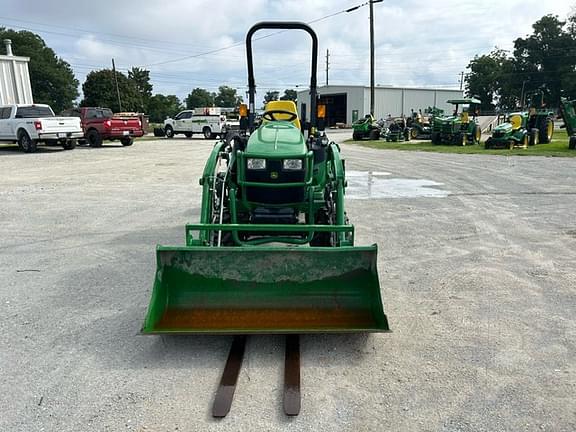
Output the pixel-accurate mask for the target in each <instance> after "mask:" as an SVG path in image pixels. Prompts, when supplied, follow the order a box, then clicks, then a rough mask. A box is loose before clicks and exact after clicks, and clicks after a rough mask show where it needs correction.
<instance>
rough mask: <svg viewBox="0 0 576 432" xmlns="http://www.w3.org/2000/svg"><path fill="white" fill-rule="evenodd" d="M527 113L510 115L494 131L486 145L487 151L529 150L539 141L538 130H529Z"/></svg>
mask: <svg viewBox="0 0 576 432" xmlns="http://www.w3.org/2000/svg"><path fill="white" fill-rule="evenodd" d="M528 123H529V115H528V113H527V112H518V113H512V114H508V116H507V117H506V121H505V122H504V123H502V124H499V125H498V126H496V127H495V128H494V130H493V131H492V136H491V137H490V138H488V139H487V140H486V142H485V143H484V148H485V149H510V150H512V149H513V148H514V147H521V148H527V147H528V146H529V145H534V144H536V143H537V141H538V129H532V130H529V129H528Z"/></svg>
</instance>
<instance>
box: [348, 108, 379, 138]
mask: <svg viewBox="0 0 576 432" xmlns="http://www.w3.org/2000/svg"><path fill="white" fill-rule="evenodd" d="M381 132H382V128H381V127H380V125H379V124H378V122H376V119H375V118H374V116H373V115H371V114H366V115H365V116H364V117H363V118H361V119H358V120H357V121H355V122H354V123H353V124H352V139H353V140H354V141H360V140H363V139H369V140H372V141H375V140H378V139H380V134H381Z"/></svg>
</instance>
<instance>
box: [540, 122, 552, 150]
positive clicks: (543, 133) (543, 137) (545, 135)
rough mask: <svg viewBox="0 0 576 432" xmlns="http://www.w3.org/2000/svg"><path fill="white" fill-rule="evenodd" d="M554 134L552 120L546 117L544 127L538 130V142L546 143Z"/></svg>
mask: <svg viewBox="0 0 576 432" xmlns="http://www.w3.org/2000/svg"><path fill="white" fill-rule="evenodd" d="M553 135H554V122H553V121H552V119H551V118H547V119H546V122H545V123H544V127H543V128H542V129H541V130H540V144H548V143H550V141H552V136H553Z"/></svg>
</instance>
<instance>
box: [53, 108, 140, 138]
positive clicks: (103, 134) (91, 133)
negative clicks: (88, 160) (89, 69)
mask: <svg viewBox="0 0 576 432" xmlns="http://www.w3.org/2000/svg"><path fill="white" fill-rule="evenodd" d="M62 115H66V116H71V117H78V118H79V119H80V120H81V123H82V129H83V130H84V136H85V139H86V143H88V145H90V147H101V146H102V142H103V141H104V140H109V141H114V140H120V142H121V143H122V145H123V146H131V145H132V144H134V137H141V136H142V135H144V131H143V130H142V122H141V121H140V119H139V118H138V116H137V115H136V114H135V115H126V114H122V115H118V114H114V113H112V110H111V109H109V108H100V107H81V108H72V109H69V110H66V111H63V112H62Z"/></svg>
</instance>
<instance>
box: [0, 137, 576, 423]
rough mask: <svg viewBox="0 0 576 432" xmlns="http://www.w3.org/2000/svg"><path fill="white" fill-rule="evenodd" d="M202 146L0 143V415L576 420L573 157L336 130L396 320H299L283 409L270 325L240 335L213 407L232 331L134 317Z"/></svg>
mask: <svg viewBox="0 0 576 432" xmlns="http://www.w3.org/2000/svg"><path fill="white" fill-rule="evenodd" d="M334 137H336V139H337V140H343V139H345V138H348V137H349V132H345V133H342V132H338V133H334ZM211 145H212V144H211V142H209V141H204V140H199V139H193V140H187V139H174V140H170V141H169V140H158V141H147V142H142V143H136V144H135V145H134V146H133V147H132V148H122V147H117V146H112V145H110V146H107V147H103V148H101V149H88V148H78V149H76V150H74V151H68V152H65V151H60V150H58V149H55V150H49V149H42V150H41V151H39V152H38V153H36V154H32V155H26V154H21V153H19V152H17V151H16V150H10V149H6V148H0V200H1V205H0V218H1V220H2V224H1V225H0V262H1V263H2V265H1V267H0V277H1V278H2V280H4V283H3V285H1V286H0V333H1V334H2V337H1V338H0V388H1V389H2V390H1V391H0V405H1V406H2V410H1V411H2V414H1V415H0V430H1V431H7V432H17V431H23V432H24V431H25V432H34V431H57V432H64V431H74V432H77V431H91V430H93V431H123V430H126V431H175V430H178V431H211V430H214V431H216V430H217V431H240V430H241V431H253V430H293V431H384V430H390V431H410V432H412V431H490V432H492V431H574V430H576V399H575V397H574V395H575V394H576V324H575V321H574V316H575V312H576V293H575V291H576V288H575V287H576V271H575V270H576V216H575V215H576V189H575V185H576V159H560V158H533V157H509V158H507V157H499V156H486V155H452V154H432V153H418V152H395V151H378V150H372V149H367V148H361V147H356V146H352V145H346V144H344V145H343V146H342V151H343V153H344V155H345V157H346V158H347V169H348V170H349V172H350V174H351V176H350V186H351V187H350V193H349V198H350V199H349V200H348V201H347V205H348V213H349V216H350V219H351V220H352V222H353V223H354V224H355V225H356V233H357V244H359V245H362V244H370V243H373V242H376V243H378V244H379V257H378V265H379V275H380V283H381V289H382V296H383V299H384V302H385V310H386V312H387V314H388V318H389V321H390V324H391V326H392V329H393V332H392V333H388V334H377V335H368V336H366V335H346V336H337V335H330V336H326V335H315V336H304V337H302V383H303V399H302V412H301V414H300V416H298V417H296V418H287V417H285V416H284V414H283V413H282V404H281V396H282V382H283V356H284V353H283V346H284V342H283V338H282V337H280V336H255V337H251V338H250V340H249V342H248V346H247V352H246V357H245V363H244V365H243V368H242V372H241V375H240V378H239V384H238V389H237V393H236V398H235V401H234V404H233V406H232V411H231V412H230V414H229V415H228V417H226V418H225V419H223V420H213V419H212V418H211V416H210V407H211V403H212V399H213V395H214V392H215V390H216V386H217V384H218V381H219V378H220V374H221V371H222V367H223V365H224V362H225V359H226V357H227V354H228V348H229V345H230V342H231V338H230V337H227V336H224V337H213V336H204V337H196V336H189V337H184V336H179V337H157V336H149V337H145V336H140V335H139V334H138V333H139V329H140V325H141V324H142V320H143V317H144V314H145V311H146V307H147V305H148V301H149V295H150V291H151V287H152V281H153V275H154V269H155V252H154V245H155V244H157V243H161V244H166V245H181V244H183V242H184V223H185V222H187V221H196V220H198V215H199V206H200V193H201V189H200V187H199V185H198V178H199V177H200V174H201V171H202V168H203V164H204V160H205V159H206V157H207V155H208V153H209V151H210V148H211Z"/></svg>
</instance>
